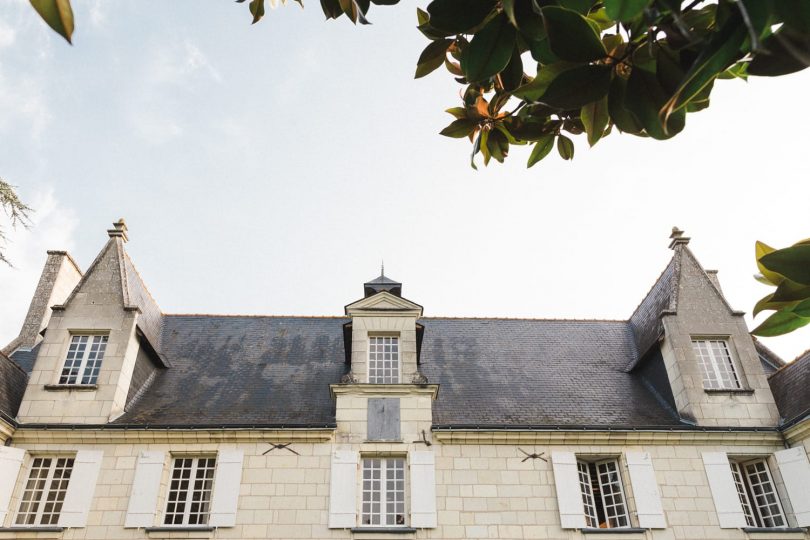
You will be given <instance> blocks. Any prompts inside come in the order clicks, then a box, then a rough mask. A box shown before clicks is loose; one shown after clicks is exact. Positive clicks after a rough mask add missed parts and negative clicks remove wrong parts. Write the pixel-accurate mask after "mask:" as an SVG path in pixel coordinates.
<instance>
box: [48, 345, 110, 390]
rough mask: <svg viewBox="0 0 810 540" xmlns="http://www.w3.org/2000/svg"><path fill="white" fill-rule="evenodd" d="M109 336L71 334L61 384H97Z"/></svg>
mask: <svg viewBox="0 0 810 540" xmlns="http://www.w3.org/2000/svg"><path fill="white" fill-rule="evenodd" d="M108 339H109V336H71V338H70V346H69V347H68V352H67V356H66V357H65V364H64V366H63V367H62V373H61V375H60V376H59V384H96V382H97V381H98V373H99V370H100V369H101V362H102V360H103V359H104V352H105V351H106V349H107V340H108Z"/></svg>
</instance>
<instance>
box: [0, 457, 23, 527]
mask: <svg viewBox="0 0 810 540" xmlns="http://www.w3.org/2000/svg"><path fill="white" fill-rule="evenodd" d="M24 457H25V450H23V449H22V448H12V447H10V446H0V527H2V526H3V523H5V521H6V515H7V514H8V510H9V508H8V507H9V505H10V504H11V495H12V494H13V493H14V486H16V485H17V476H19V474H20V467H21V466H22V462H23V458H24Z"/></svg>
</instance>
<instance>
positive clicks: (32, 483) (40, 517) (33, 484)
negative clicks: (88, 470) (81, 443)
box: [15, 457, 73, 525]
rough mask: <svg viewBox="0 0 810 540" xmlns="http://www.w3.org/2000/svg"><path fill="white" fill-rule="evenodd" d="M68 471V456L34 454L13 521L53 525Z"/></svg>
mask: <svg viewBox="0 0 810 540" xmlns="http://www.w3.org/2000/svg"><path fill="white" fill-rule="evenodd" d="M72 472H73V458H72V457H35V458H34V460H33V463H32V464H31V472H30V473H29V475H28V482H26V484H25V491H24V492H23V496H22V501H20V511H19V512H18V513H17V520H16V521H15V524H16V525H57V524H58V523H59V513H60V512H61V511H62V503H63V502H64V500H65V493H66V492H67V487H68V482H69V481H70V474H71V473H72Z"/></svg>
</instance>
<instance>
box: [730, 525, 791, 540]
mask: <svg viewBox="0 0 810 540" xmlns="http://www.w3.org/2000/svg"><path fill="white" fill-rule="evenodd" d="M743 531H745V533H746V536H747V537H748V538H749V539H751V540H759V539H762V540H765V539H767V540H775V539H777V538H778V539H779V540H782V539H785V540H789V539H793V538H796V539H799V538H806V537H805V535H804V529H801V528H795V527H779V528H768V527H745V528H744V529H743Z"/></svg>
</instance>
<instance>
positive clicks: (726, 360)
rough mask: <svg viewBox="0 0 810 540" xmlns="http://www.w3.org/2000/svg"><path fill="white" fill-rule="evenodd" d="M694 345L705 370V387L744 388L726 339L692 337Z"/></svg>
mask: <svg viewBox="0 0 810 540" xmlns="http://www.w3.org/2000/svg"><path fill="white" fill-rule="evenodd" d="M692 347H693V348H694V351H695V356H697V359H698V364H700V369H701V371H702V372H703V388H706V389H708V390H737V389H739V388H742V385H741V384H740V378H739V376H738V375H737V371H736V370H735V368H734V361H733V360H732V358H731V351H730V350H729V346H728V341H727V340H726V339H702V338H701V339H692Z"/></svg>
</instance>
